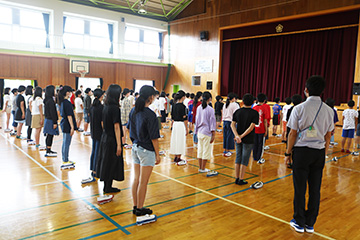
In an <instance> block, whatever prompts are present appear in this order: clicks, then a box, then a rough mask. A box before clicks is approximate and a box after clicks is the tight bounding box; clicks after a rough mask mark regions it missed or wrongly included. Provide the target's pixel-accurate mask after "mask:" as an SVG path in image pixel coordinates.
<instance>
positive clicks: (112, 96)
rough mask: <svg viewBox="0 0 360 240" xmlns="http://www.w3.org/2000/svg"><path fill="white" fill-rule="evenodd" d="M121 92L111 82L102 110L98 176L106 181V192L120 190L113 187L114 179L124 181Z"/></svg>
mask: <svg viewBox="0 0 360 240" xmlns="http://www.w3.org/2000/svg"><path fill="white" fill-rule="evenodd" d="M120 94H121V87H120V86H119V85H117V84H111V85H110V86H109V88H108V90H107V91H106V98H105V106H104V109H103V111H102V121H103V128H104V131H103V134H102V136H101V141H100V150H99V155H98V159H97V160H98V162H97V164H96V176H97V177H98V178H100V181H104V193H115V192H120V189H118V188H113V187H112V183H113V180H116V181H124V159H123V149H122V142H121V138H122V137H123V131H122V128H121V116H120V115H121V114H120V106H119V100H120Z"/></svg>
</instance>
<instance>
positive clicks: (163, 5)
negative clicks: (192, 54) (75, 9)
mask: <svg viewBox="0 0 360 240" xmlns="http://www.w3.org/2000/svg"><path fill="white" fill-rule="evenodd" d="M62 1H65V2H72V3H77V4H82V5H87V6H92V7H97V8H102V9H107V10H112V11H117V12H123V13H128V14H132V15H136V16H140V17H146V18H152V19H157V20H162V21H166V22H169V21H171V20H174V19H175V17H176V16H177V15H178V14H179V13H180V12H182V11H183V10H184V9H185V8H186V7H187V6H188V5H189V4H190V3H191V2H192V1H193V0H62ZM142 1H143V2H144V6H145V9H146V11H147V14H139V13H138V9H139V6H140V2H142Z"/></svg>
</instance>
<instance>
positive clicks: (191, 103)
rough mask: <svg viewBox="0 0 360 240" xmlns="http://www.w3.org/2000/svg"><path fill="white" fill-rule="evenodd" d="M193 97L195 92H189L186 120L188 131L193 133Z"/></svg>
mask: <svg viewBox="0 0 360 240" xmlns="http://www.w3.org/2000/svg"><path fill="white" fill-rule="evenodd" d="M194 98H195V94H194V93H191V94H190V101H189V103H188V105H189V107H188V122H189V133H190V134H193V130H194V124H193V123H192V119H193V108H194Z"/></svg>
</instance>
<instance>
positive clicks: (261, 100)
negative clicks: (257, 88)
mask: <svg viewBox="0 0 360 240" xmlns="http://www.w3.org/2000/svg"><path fill="white" fill-rule="evenodd" d="M257 100H258V102H259V103H264V102H265V101H266V95H265V94H264V93H259V94H258V95H257Z"/></svg>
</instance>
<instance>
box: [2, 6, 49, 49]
mask: <svg viewBox="0 0 360 240" xmlns="http://www.w3.org/2000/svg"><path fill="white" fill-rule="evenodd" d="M0 32H1V34H0V41H7V42H15V43H25V44H31V45H38V46H42V47H46V39H47V34H46V30H45V23H44V18H43V12H42V11H40V10H33V9H26V8H19V7H12V6H4V5H3V6H1V5H0Z"/></svg>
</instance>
